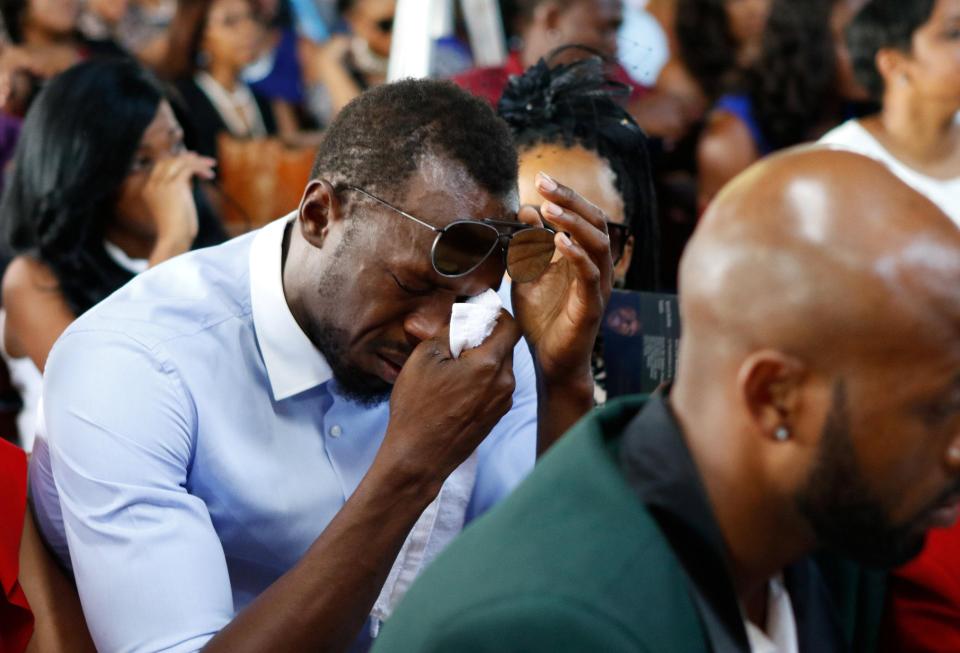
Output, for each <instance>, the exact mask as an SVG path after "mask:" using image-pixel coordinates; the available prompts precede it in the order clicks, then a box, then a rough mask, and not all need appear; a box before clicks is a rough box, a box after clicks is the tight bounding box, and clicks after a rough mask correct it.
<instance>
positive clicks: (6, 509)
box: [0, 440, 33, 653]
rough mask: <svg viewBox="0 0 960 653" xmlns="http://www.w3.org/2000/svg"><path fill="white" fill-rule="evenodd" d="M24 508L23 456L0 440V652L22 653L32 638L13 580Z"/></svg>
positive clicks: (19, 591)
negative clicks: (0, 588)
mask: <svg viewBox="0 0 960 653" xmlns="http://www.w3.org/2000/svg"><path fill="white" fill-rule="evenodd" d="M26 507H27V457H26V454H24V453H23V451H21V450H20V449H18V448H17V447H15V446H13V445H12V444H9V443H8V442H6V441H4V440H0V585H2V586H3V593H2V594H0V653H22V651H23V650H24V649H26V648H27V642H29V641H30V637H31V636H32V635H33V614H32V613H31V612H30V605H29V604H28V603H27V597H25V596H24V595H23V590H22V589H21V588H20V582H19V581H18V580H17V578H18V577H19V574H20V536H21V535H22V534H23V515H24V511H25V510H26Z"/></svg>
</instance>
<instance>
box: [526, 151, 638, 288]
mask: <svg viewBox="0 0 960 653" xmlns="http://www.w3.org/2000/svg"><path fill="white" fill-rule="evenodd" d="M541 171H542V172H545V173H547V174H548V175H550V176H551V177H553V178H554V179H556V180H557V181H559V182H560V183H561V184H564V185H565V186H569V187H570V188H573V189H575V190H576V191H577V192H578V193H580V194H581V195H583V196H584V197H585V198H587V199H588V200H590V201H591V202H593V203H594V204H595V205H597V206H598V207H599V208H600V209H601V210H603V212H604V213H605V214H606V215H607V219H608V220H609V221H610V222H614V223H616V224H624V223H625V221H626V214H625V212H624V206H623V197H621V196H620V191H618V190H617V183H616V175H615V174H614V172H613V170H612V169H611V168H610V164H609V163H607V162H606V161H605V160H604V159H602V158H601V157H600V156H599V155H598V154H597V153H596V152H592V151H590V150H588V149H586V148H583V147H580V146H579V145H577V146H574V147H563V146H561V145H548V144H540V145H534V146H533V147H529V148H526V149H525V150H523V151H522V152H520V174H519V188H520V204H521V205H523V204H532V205H534V206H540V205H541V204H542V203H543V198H542V197H541V196H540V193H539V192H537V187H536V184H535V181H534V180H535V178H536V176H537V173H538V172H541ZM632 256H633V237H632V236H631V238H630V239H629V240H628V241H627V243H626V245H625V247H624V250H623V255H622V256H621V258H620V261H619V263H617V265H616V267H615V268H614V270H613V275H614V280H615V281H617V282H622V281H623V280H624V279H625V278H626V276H627V269H628V268H629V267H630V259H631V257H632Z"/></svg>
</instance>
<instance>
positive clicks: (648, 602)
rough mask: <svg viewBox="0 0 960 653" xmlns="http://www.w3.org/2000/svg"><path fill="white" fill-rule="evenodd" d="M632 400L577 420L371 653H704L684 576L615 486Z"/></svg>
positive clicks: (423, 584)
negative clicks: (620, 443)
mask: <svg viewBox="0 0 960 653" xmlns="http://www.w3.org/2000/svg"><path fill="white" fill-rule="evenodd" d="M642 405H643V399H642V398H639V397H636V398H631V399H628V400H626V401H622V402H618V403H615V404H613V405H610V406H608V407H607V408H605V409H604V410H602V411H597V412H595V413H594V414H593V415H592V416H591V417H590V418H588V419H586V420H584V421H582V422H581V423H580V424H579V425H578V426H577V427H576V428H575V429H573V430H572V431H571V432H570V433H568V434H567V435H566V436H564V438H563V440H561V441H560V442H559V443H558V444H557V445H555V447H554V449H553V450H552V451H551V452H550V453H549V454H548V455H547V456H545V457H544V459H543V460H542V461H540V463H539V464H538V465H537V469H536V471H535V473H534V474H533V475H532V476H531V478H530V479H528V481H526V482H525V483H523V484H521V486H520V487H519V488H517V490H516V492H515V493H514V494H513V495H512V496H511V497H510V498H509V499H508V500H507V501H505V502H504V503H503V504H501V505H500V506H499V507H498V508H496V509H495V510H493V511H491V513H490V514H489V515H487V516H486V517H484V518H483V519H481V520H479V521H478V522H477V524H476V525H475V526H473V527H470V528H467V529H466V530H465V531H464V533H463V535H462V536H461V537H460V538H458V539H457V541H456V542H454V544H453V545H451V546H450V548H449V549H448V550H447V551H445V552H444V553H443V554H442V555H441V556H440V557H439V558H438V559H437V560H436V562H435V563H434V564H433V565H432V566H431V567H430V568H429V569H428V570H427V571H426V572H424V574H423V576H422V577H421V578H420V579H419V580H418V581H417V582H416V583H415V584H414V586H413V587H412V588H411V590H410V592H409V593H408V594H407V596H406V597H405V598H404V600H403V601H402V602H401V604H400V606H399V607H398V609H397V610H396V612H395V613H394V614H393V615H392V616H391V618H390V620H389V621H387V623H386V624H385V625H384V628H383V631H382V633H381V635H380V637H379V638H378V640H377V644H376V646H375V647H374V651H376V652H377V653H385V652H386V653H390V652H397V653H399V652H403V653H412V652H414V651H458V652H460V651H462V652H464V653H467V652H471V651H477V652H479V651H491V652H492V651H498V652H505V651H530V652H533V651H545V652H546V651H550V652H551V653H559V652H562V651H609V652H611V653H612V652H617V651H650V652H651V653H652V652H654V651H657V652H661V651H662V652H664V653H696V652H697V651H706V650H708V649H707V645H706V641H705V636H704V632H703V629H702V627H701V625H700V620H699V618H698V613H697V610H696V607H695V606H694V604H693V601H692V599H691V597H690V593H689V590H688V588H687V582H686V579H685V576H684V572H683V570H682V569H681V567H680V566H679V563H678V562H677V560H676V558H675V557H674V555H673V553H672V551H671V550H670V548H669V545H668V543H667V541H666V540H665V539H664V537H663V536H662V535H661V533H660V531H659V529H658V528H657V525H656V523H655V522H654V521H653V519H652V517H651V516H650V515H649V513H648V512H647V511H646V510H645V509H644V508H643V506H642V505H641V504H640V502H639V501H638V500H637V497H636V495H635V494H634V493H633V491H632V489H631V488H630V486H629V485H628V484H627V482H626V481H625V480H624V478H623V476H622V475H621V473H620V471H619V469H618V465H617V458H616V455H615V449H616V443H617V437H616V436H618V435H619V434H620V433H621V431H622V430H623V428H624V427H625V426H626V425H627V423H628V422H629V421H630V419H631V418H633V417H634V416H635V414H636V412H637V411H638V410H639V409H640V407H641V406H642Z"/></svg>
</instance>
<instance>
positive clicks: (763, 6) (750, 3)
mask: <svg viewBox="0 0 960 653" xmlns="http://www.w3.org/2000/svg"><path fill="white" fill-rule="evenodd" d="M772 4H773V0H726V1H725V2H724V9H725V10H726V12H727V27H728V28H729V30H730V36H732V37H733V41H734V43H736V45H737V47H738V49H744V48H750V47H758V46H759V44H760V40H761V39H762V38H763V31H764V29H766V27H767V18H769V17H770V7H771V5H772Z"/></svg>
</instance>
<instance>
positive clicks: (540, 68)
mask: <svg viewBox="0 0 960 653" xmlns="http://www.w3.org/2000/svg"><path fill="white" fill-rule="evenodd" d="M571 47H574V48H577V49H585V48H583V47H582V46H565V47H563V48H559V49H558V50H555V51H554V52H553V53H551V54H550V55H548V56H547V57H546V58H544V59H541V60H540V61H539V62H537V64H536V65H534V66H532V67H531V68H529V69H528V70H527V71H526V72H525V73H524V74H523V75H519V76H515V77H512V78H511V79H510V81H509V83H508V84H507V88H506V90H504V92H503V96H502V97H501V98H500V103H499V105H498V107H497V111H498V113H499V114H500V117H502V118H503V119H504V120H505V121H506V122H507V124H508V125H510V128H511V129H512V130H513V134H514V140H515V141H516V144H517V150H518V151H523V150H525V149H528V148H531V147H534V146H536V145H560V146H563V147H567V148H569V147H574V146H578V145H579V146H580V147H583V148H584V149H586V150H589V151H591V152H594V153H596V154H597V155H598V156H600V158H602V159H603V160H604V161H606V162H607V163H608V164H609V165H610V168H611V170H613V173H614V175H615V177H616V188H617V191H618V192H619V193H620V196H621V197H622V198H623V206H624V216H625V221H626V224H627V226H628V227H629V228H630V230H631V232H632V233H633V234H634V237H635V241H636V244H635V255H634V264H633V269H632V270H631V273H633V272H636V274H631V278H633V279H635V283H636V284H638V286H639V287H638V288H636V289H637V290H657V289H658V288H659V249H660V234H659V227H658V222H657V213H656V206H655V196H654V190H653V175H652V170H651V167H650V161H649V158H648V156H647V136H646V134H644V132H643V130H642V129H641V128H640V127H639V126H638V125H637V123H636V121H634V119H633V117H632V116H630V114H629V113H627V111H626V110H625V109H624V108H623V106H622V105H621V104H620V102H619V101H618V100H621V99H622V98H625V97H626V96H628V95H629V93H630V89H629V87H627V86H626V85H624V84H621V83H619V82H615V81H613V80H611V79H609V78H608V77H607V76H606V74H605V72H604V71H605V68H606V65H607V64H606V62H605V61H604V59H603V57H602V56H601V55H599V54H597V53H595V52H594V51H593V50H590V53H591V56H589V57H587V58H585V59H580V60H578V61H575V62H573V63H565V64H559V65H551V63H550V62H552V61H554V60H555V59H556V58H557V56H558V55H559V54H561V52H562V51H564V50H568V49H570V48H571Z"/></svg>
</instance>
